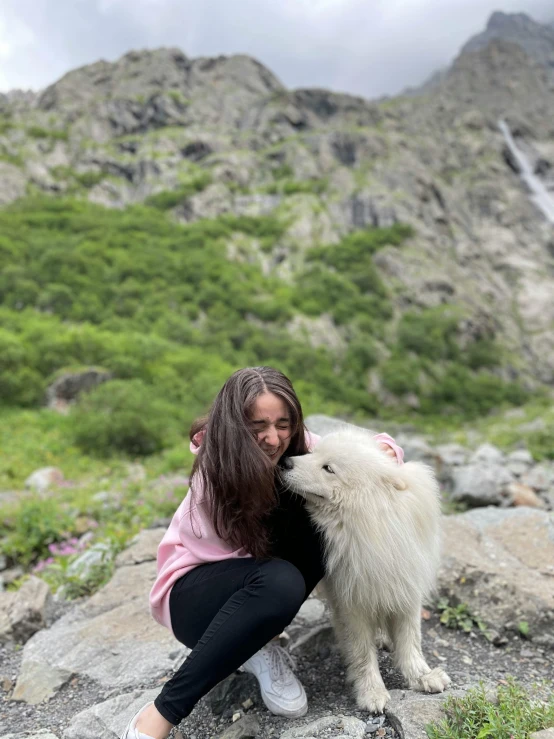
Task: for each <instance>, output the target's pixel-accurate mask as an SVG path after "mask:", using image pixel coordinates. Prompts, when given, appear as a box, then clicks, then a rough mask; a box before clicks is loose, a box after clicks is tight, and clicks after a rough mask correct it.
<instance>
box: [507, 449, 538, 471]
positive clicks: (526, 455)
mask: <svg viewBox="0 0 554 739" xmlns="http://www.w3.org/2000/svg"><path fill="white" fill-rule="evenodd" d="M510 462H520V463H522V464H525V465H527V467H530V466H531V465H532V464H533V462H534V460H533V455H532V454H531V452H530V451H529V450H528V449H515V450H514V451H513V452H510V453H509V454H508V463H510Z"/></svg>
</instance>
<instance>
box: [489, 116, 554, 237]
mask: <svg viewBox="0 0 554 739" xmlns="http://www.w3.org/2000/svg"><path fill="white" fill-rule="evenodd" d="M498 127H499V128H500V130H501V131H502V135H503V136H504V138H505V140H506V144H507V145H508V148H509V150H510V151H511V153H512V156H513V157H514V159H515V161H516V162H517V165H518V168H519V173H520V175H521V179H522V180H523V181H524V182H525V184H526V185H527V187H528V188H529V190H530V192H531V200H532V201H533V202H534V203H535V205H536V206H537V208H539V209H540V210H541V211H542V212H543V213H544V215H545V216H546V218H547V220H548V221H550V223H552V224H554V197H553V196H552V195H551V194H550V192H549V191H548V190H547V189H546V187H545V185H544V184H543V183H542V182H541V181H540V179H539V178H538V177H537V175H536V174H535V173H534V172H533V168H532V166H531V164H530V163H529V160H528V159H527V157H526V156H525V154H524V153H523V152H522V151H521V150H520V149H518V148H517V146H516V143H515V141H514V137H513V136H512V134H511V131H510V129H509V128H508V125H507V124H506V121H502V120H501V121H498Z"/></svg>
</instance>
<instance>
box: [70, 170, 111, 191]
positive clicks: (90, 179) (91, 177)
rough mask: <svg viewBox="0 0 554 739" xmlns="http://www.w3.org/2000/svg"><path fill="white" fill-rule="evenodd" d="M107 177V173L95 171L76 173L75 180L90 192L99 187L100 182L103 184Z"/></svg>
mask: <svg viewBox="0 0 554 739" xmlns="http://www.w3.org/2000/svg"><path fill="white" fill-rule="evenodd" d="M105 176H106V173H105V172H95V171H94V170H90V171H89V172H76V173H75V179H76V180H77V182H78V183H79V184H80V185H82V186H83V187H86V188H87V190H90V189H91V188H92V187H94V186H95V185H98V183H99V182H102V180H103V179H104V177H105Z"/></svg>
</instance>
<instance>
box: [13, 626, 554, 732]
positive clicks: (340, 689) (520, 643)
mask: <svg viewBox="0 0 554 739" xmlns="http://www.w3.org/2000/svg"><path fill="white" fill-rule="evenodd" d="M423 644H424V651H425V654H426V655H427V657H428V660H429V662H430V663H431V664H442V665H443V667H444V668H445V669H447V671H448V673H449V675H450V677H451V678H452V690H455V689H465V688H467V687H468V686H470V685H474V684H476V683H477V682H478V681H479V680H483V681H484V682H485V683H486V684H487V685H490V686H496V685H498V684H499V683H500V684H502V681H505V680H506V678H507V677H508V676H510V675H512V676H514V677H516V678H517V679H518V680H519V681H520V682H521V683H523V684H525V685H527V686H529V687H530V688H532V686H533V684H534V683H536V682H539V681H541V680H546V679H549V678H550V679H551V678H552V675H553V674H554V653H553V652H552V651H551V650H548V649H545V648H542V647H539V646H536V645H533V643H532V642H529V641H527V640H526V639H525V638H523V637H518V636H513V637H512V638H511V639H510V640H509V641H508V643H507V644H505V645H504V646H501V647H495V646H493V645H492V644H490V643H489V642H488V641H487V640H486V639H485V637H484V636H482V635H477V634H476V633H475V632H472V633H470V634H466V633H463V632H460V631H456V630H452V629H448V628H446V627H445V626H443V625H442V624H440V622H439V619H438V617H437V615H431V617H430V618H429V619H428V620H424V621H423ZM293 654H297V663H298V669H297V674H298V675H299V677H300V678H301V680H302V682H303V684H304V686H305V688H306V692H307V694H308V700H309V705H310V709H309V713H308V714H307V716H306V717H304V718H302V719H297V720H295V721H291V720H288V719H284V718H280V717H277V716H273V715H272V714H270V713H269V711H267V710H266V708H265V706H264V705H263V703H262V702H261V699H260V697H259V693H258V690H257V684H256V680H255V678H253V677H252V676H249V675H239V674H237V675H235V676H233V677H232V679H231V681H230V684H229V683H226V684H225V686H224V687H225V688H226V689H227V693H226V691H225V690H223V689H222V688H221V686H220V688H219V689H216V690H215V691H214V692H213V693H212V694H211V695H210V696H208V697H207V698H205V699H204V700H202V701H201V702H200V704H199V705H198V706H197V707H196V708H195V710H194V711H193V713H192V714H191V715H190V716H189V717H188V718H187V719H185V721H183V722H182V724H181V726H180V729H181V730H182V731H183V733H184V736H185V737H186V738H187V739H204V738H205V737H206V738H207V737H212V736H219V735H221V734H222V733H223V732H224V731H225V729H226V728H228V727H229V726H230V725H231V724H232V717H233V713H235V711H240V712H241V714H242V715H245V716H250V717H253V716H255V717H256V719H257V721H258V722H259V727H260V728H259V731H258V734H257V735H258V736H260V737H269V736H276V737H279V736H281V734H282V733H283V732H284V731H285V730H287V729H289V728H291V727H296V726H302V725H304V724H307V723H309V722H311V721H313V720H316V719H320V718H322V717H325V716H334V717H338V716H340V715H341V714H343V715H345V716H353V717H355V718H358V719H360V720H362V721H364V722H365V723H366V724H367V723H368V722H369V725H370V726H376V730H378V729H379V728H381V726H382V728H383V729H384V730H385V732H386V734H385V735H386V736H397V735H398V734H397V733H395V729H394V728H393V726H392V725H391V722H390V720H389V718H388V717H387V716H385V717H382V718H381V720H379V719H378V718H377V720H376V721H375V722H373V721H372V720H371V719H372V718H373V717H372V716H371V715H369V714H368V713H367V712H363V711H359V710H358V709H357V708H356V705H355V703H354V701H353V699H352V695H351V691H350V689H349V687H348V686H347V684H346V682H345V678H344V667H343V664H342V662H341V659H340V656H339V655H338V653H337V651H336V648H335V645H334V642H333V639H332V636H331V633H330V627H329V626H328V625H327V624H326V623H323V625H322V626H321V627H320V629H319V630H318V631H316V633H315V634H313V635H312V636H311V637H310V638H308V640H307V641H306V642H305V643H304V645H303V646H300V647H299V648H298V649H296V650H293ZM0 658H1V664H2V675H3V676H4V682H3V684H2V685H0V695H1V696H2V699H3V702H2V704H0V730H2V731H3V732H6V731H7V732H8V733H9V732H13V733H14V734H15V735H16V736H19V735H20V734H23V736H24V732H37V731H38V730H40V729H48V730H49V731H50V732H52V733H53V734H54V735H55V736H58V737H62V736H63V737H65V736H66V734H64V731H65V730H66V729H67V728H68V727H69V726H70V724H71V721H72V719H73V718H74V717H75V716H76V715H77V714H79V713H80V712H81V711H84V710H85V709H87V708H91V707H93V706H96V705H99V704H102V703H103V702H104V701H107V700H108V699H109V698H112V697H113V696H114V694H118V690H117V689H115V690H114V689H112V690H106V689H105V688H104V687H103V686H102V685H101V684H99V683H98V682H96V681H94V680H91V679H88V678H86V677H84V676H82V675H81V676H76V677H74V678H73V679H72V680H70V681H69V682H68V683H67V684H66V685H64V686H63V687H62V688H61V689H60V691H59V692H58V693H56V695H54V696H53V697H52V698H51V699H50V700H49V701H47V702H46V703H42V704H39V705H36V706H31V705H25V704H22V703H19V702H14V701H11V700H9V696H10V692H11V691H10V690H9V689H7V688H8V687H9V679H10V678H11V679H12V680H13V681H15V679H16V677H17V675H18V674H19V671H20V666H21V659H22V650H21V649H16V648H15V647H14V645H13V644H11V645H10V644H5V645H3V646H1V647H0ZM381 670H382V674H383V677H384V680H385V683H386V685H387V687H388V688H389V689H391V690H395V691H396V692H395V695H394V702H398V701H399V700H400V695H399V693H401V692H403V691H402V690H401V689H402V679H401V676H400V675H399V673H397V672H396V671H395V670H394V669H393V667H392V665H391V661H390V658H389V656H388V654H387V653H386V652H383V653H382V654H381ZM164 679H165V678H161V679H156V680H150V681H149V680H145V681H142V682H141V683H140V684H137V685H136V687H135V690H134V691H133V692H132V693H131V694H129V696H128V701H129V702H131V700H132V699H133V698H134V697H135V696H137V695H139V694H141V693H142V692H143V691H145V692H146V691H148V694H152V695H154V694H155V693H156V691H157V690H159V689H160V683H163V681H164ZM146 699H147V700H151V699H152V698H150V697H148V696H146ZM248 699H250V701H251V702H252V706H251V707H248V708H247V709H246V710H245V709H244V707H243V704H244V703H246V705H247V706H249V703H248ZM222 706H224V708H223V710H222V711H221V709H222ZM214 708H215V710H216V711H217V712H218V713H217V715H216V713H214ZM379 735H382V734H378V736H379ZM68 736H74V734H69V735H68ZM102 736H103V737H104V736H105V737H108V736H110V737H115V736H116V735H115V734H113V733H112V734H108V733H106V734H103V735H102Z"/></svg>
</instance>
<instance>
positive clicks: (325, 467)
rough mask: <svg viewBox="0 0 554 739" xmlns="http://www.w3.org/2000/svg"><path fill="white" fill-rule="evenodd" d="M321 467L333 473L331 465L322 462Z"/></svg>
mask: <svg viewBox="0 0 554 739" xmlns="http://www.w3.org/2000/svg"><path fill="white" fill-rule="evenodd" d="M323 469H324V470H325V472H328V473H329V474H330V475H334V474H335V473H334V471H333V469H332V467H331V465H329V464H324V465H323Z"/></svg>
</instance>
